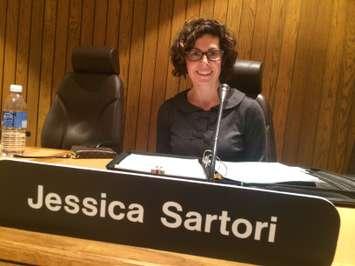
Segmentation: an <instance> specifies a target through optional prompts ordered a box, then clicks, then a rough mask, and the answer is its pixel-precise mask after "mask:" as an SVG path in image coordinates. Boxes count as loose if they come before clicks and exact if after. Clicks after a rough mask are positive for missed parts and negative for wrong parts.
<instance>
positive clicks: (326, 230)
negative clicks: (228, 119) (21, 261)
mask: <svg viewBox="0 0 355 266" xmlns="http://www.w3.org/2000/svg"><path fill="white" fill-rule="evenodd" d="M0 175H1V177H0V201H1V205H0V224H1V225H3V226H10V227H17V228H22V229H28V230H34V231H41V232H47V233H55V234H63V235H69V236H75V237H81V238H87V239H94V240H102V241H109V242H115V243H122V244H129V245H136V246H142V247H150V248H157V249H163V250H170V251H176V252H184V253H189V254H195V255H203V256H208V257H216V258H223V259H228V260H235V261H240V262H248V263H255V264H262V265H270V264H272V265H275V264H277V265H330V264H331V262H332V260H333V256H334V253H335V248H336V242H337V237H338V231H339V215H338V213H337V211H336V209H335V208H334V206H333V205H332V204H331V203H330V202H328V201H326V200H324V199H321V198H316V197H307V196H302V195H295V194H287V193H280V192H271V191H263V190H257V189H251V188H243V187H237V186H230V185H223V184H216V183H207V182H198V181H193V180H181V179H174V178H167V177H165V178H164V177H153V176H144V175H134V174H124V173H119V172H111V171H106V170H102V171H100V170H88V169H80V168H73V167H64V166H54V165H49V164H40V163H33V162H21V161H15V160H14V161H12V160H1V161H0Z"/></svg>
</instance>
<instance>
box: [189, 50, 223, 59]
mask: <svg viewBox="0 0 355 266" xmlns="http://www.w3.org/2000/svg"><path fill="white" fill-rule="evenodd" d="M204 55H206V56H207V59H208V61H218V60H220V59H221V58H222V55H223V50H219V49H209V50H207V52H202V51H201V50H200V49H197V48H193V49H191V50H190V51H188V52H186V57H187V59H188V60H190V61H199V60H201V59H202V57H203V56H204Z"/></svg>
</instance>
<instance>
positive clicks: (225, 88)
mask: <svg viewBox="0 0 355 266" xmlns="http://www.w3.org/2000/svg"><path fill="white" fill-rule="evenodd" d="M229 91H230V87H229V85H228V84H227V83H222V84H221V85H220V86H219V98H220V100H222V101H224V99H225V98H226V97H227V95H228V93H229Z"/></svg>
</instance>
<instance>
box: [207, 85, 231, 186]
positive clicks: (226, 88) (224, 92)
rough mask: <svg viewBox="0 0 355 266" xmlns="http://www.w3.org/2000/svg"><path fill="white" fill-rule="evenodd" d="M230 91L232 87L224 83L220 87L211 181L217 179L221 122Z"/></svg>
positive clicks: (210, 173)
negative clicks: (216, 170)
mask: <svg viewBox="0 0 355 266" xmlns="http://www.w3.org/2000/svg"><path fill="white" fill-rule="evenodd" d="M229 91H230V87H229V85H228V84H225V83H223V84H221V85H220V87H219V101H220V102H219V108H218V117H217V124H216V130H215V135H214V139H213V149H212V158H211V162H210V167H209V173H208V178H209V179H214V178H215V168H216V157H217V146H218V145H217V144H218V136H219V130H220V128H221V120H222V114H223V108H224V103H225V100H226V98H227V95H228V93H229Z"/></svg>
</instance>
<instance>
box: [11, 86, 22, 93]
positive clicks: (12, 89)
mask: <svg viewBox="0 0 355 266" xmlns="http://www.w3.org/2000/svg"><path fill="white" fill-rule="evenodd" d="M10 91H11V92H22V85H18V84H11V85H10Z"/></svg>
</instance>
